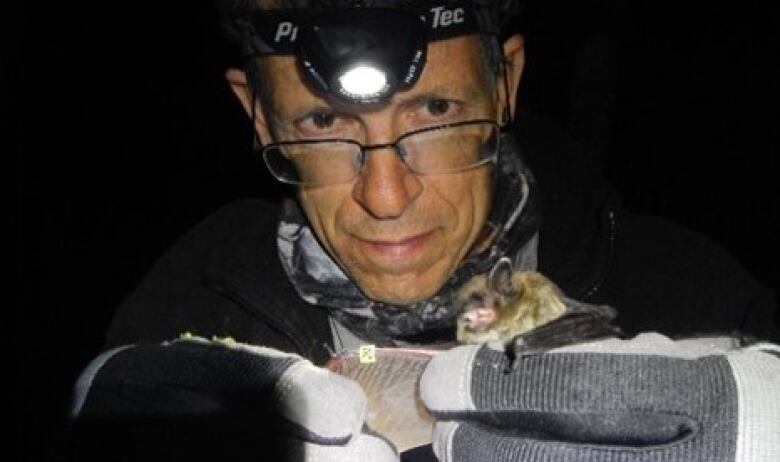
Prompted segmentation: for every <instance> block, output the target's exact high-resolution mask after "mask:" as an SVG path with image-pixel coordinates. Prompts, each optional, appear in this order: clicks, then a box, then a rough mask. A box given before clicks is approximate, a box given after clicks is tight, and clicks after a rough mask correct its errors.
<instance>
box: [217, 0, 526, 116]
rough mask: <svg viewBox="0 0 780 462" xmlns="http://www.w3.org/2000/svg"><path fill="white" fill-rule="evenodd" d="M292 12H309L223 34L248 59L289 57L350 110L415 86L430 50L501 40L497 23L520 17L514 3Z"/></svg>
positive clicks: (421, 2)
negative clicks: (456, 40) (435, 45)
mask: <svg viewBox="0 0 780 462" xmlns="http://www.w3.org/2000/svg"><path fill="white" fill-rule="evenodd" d="M297 4H300V5H303V4H306V5H307V6H306V7H303V6H301V7H300V8H298V9H282V10H253V11H250V12H247V13H246V15H244V16H241V15H238V16H235V17H232V18H231V19H230V20H229V21H228V22H227V23H226V24H225V28H226V31H227V32H228V33H229V34H230V35H232V36H233V37H235V38H236V39H238V40H239V41H240V43H241V47H242V54H243V55H244V57H245V58H252V57H255V56H267V55H294V56H295V57H296V58H297V62H298V68H299V70H300V72H301V74H302V76H303V78H304V80H305V81H306V82H307V83H308V84H309V85H310V86H311V87H312V89H314V90H315V91H316V92H318V93H319V94H322V95H323V96H326V97H331V98H335V99H338V100H341V101H343V102H347V103H352V104H373V103H379V102H382V101H385V100H387V99H388V98H389V97H390V96H392V95H393V94H394V93H395V92H397V91H400V90H404V89H407V88H410V87H411V86H413V85H414V83H415V82H416V81H417V79H418V78H419V77H420V74H421V73H422V70H423V67H424V66H425V57H426V56H425V53H426V49H427V45H428V43H429V42H432V41H436V40H444V39H448V38H452V37H456V36H461V35H468V34H475V33H484V34H492V35H498V34H499V32H500V24H501V23H502V21H504V20H506V18H507V17H509V16H511V14H512V13H514V12H516V9H517V0H472V1H465V0H438V1H434V0H417V1H409V0H397V1H393V0H381V1H375V2H370V3H368V2H350V1H340V2H335V3H334V2H331V1H328V2H324V1H323V0H301V1H299V2H297ZM356 4H362V5H366V4H370V5H373V6H353V5H356ZM334 5H336V6H334ZM338 5H342V6H338Z"/></svg>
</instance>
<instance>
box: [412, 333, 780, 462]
mask: <svg viewBox="0 0 780 462" xmlns="http://www.w3.org/2000/svg"><path fill="white" fill-rule="evenodd" d="M728 341H729V340H728V339H722V338H721V339H718V340H714V339H701V340H697V341H692V340H691V341H678V342H673V341H671V340H669V339H668V338H666V337H663V336H661V335H658V334H644V335H640V336H638V337H637V338H635V339H633V340H617V339H610V340H605V341H599V342H593V343H589V344H581V345H576V346H570V347H565V348H560V349H557V350H554V351H552V352H549V353H545V354H539V355H533V356H528V357H522V358H518V359H517V363H516V364H515V365H514V366H513V367H512V368H508V367H507V358H506V355H505V354H504V353H503V352H499V351H495V350H492V349H490V348H488V347H487V346H475V345H471V346H463V347H458V348H455V349H453V350H451V351H449V352H447V353H444V354H440V355H438V356H436V357H435V358H434V359H433V360H432V361H431V363H430V364H429V365H428V367H427V368H426V370H425V373H424V375H423V377H422V380H421V386H420V388H421V395H422V400H423V402H424V403H425V405H426V407H427V408H428V409H429V411H430V412H431V414H433V415H434V416H435V417H436V418H437V419H438V422H437V424H436V427H435V433H434V451H435V452H436V454H437V456H438V457H439V459H440V460H441V461H444V462H448V461H480V462H489V461H515V460H523V461H553V460H555V461H591V460H592V461H618V460H620V461H640V460H641V461H654V460H663V461H670V462H671V461H681V462H682V461H685V462H689V461H707V462H712V461H752V462H758V461H767V462H769V461H777V460H780V442H778V441H779V440H778V437H777V435H780V358H778V357H777V356H776V355H777V351H778V347H777V346H775V345H770V344H764V345H756V346H754V347H751V348H744V349H735V348H733V347H732V346H731V344H729V343H728Z"/></svg>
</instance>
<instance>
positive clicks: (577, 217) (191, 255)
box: [107, 116, 778, 364]
mask: <svg viewBox="0 0 780 462" xmlns="http://www.w3.org/2000/svg"><path fill="white" fill-rule="evenodd" d="M516 128H517V133H518V136H519V140H520V145H521V148H522V150H523V153H524V155H525V156H526V157H527V158H528V160H529V163H530V166H531V169H532V170H533V172H534V173H535V175H536V177H537V181H538V184H539V187H540V190H541V202H542V203H541V207H542V225H541V231H540V242H539V270H540V271H541V272H543V273H544V274H546V275H547V276H549V277H550V278H551V279H552V280H553V281H555V282H556V283H557V284H558V285H559V286H560V287H561V288H562V289H563V290H564V292H566V294H567V295H569V296H571V297H573V298H577V299H580V300H583V301H588V302H595V303H605V304H609V305H612V306H614V307H615V308H617V309H618V312H619V316H618V319H617V323H618V324H619V325H620V326H621V327H622V328H623V329H624V330H625V331H626V332H627V333H629V334H631V333H636V332H640V331H659V332H661V333H664V334H667V335H671V336H677V335H690V334H699V333H713V332H717V333H723V332H727V333H730V332H733V331H737V330H738V331H741V332H743V333H749V334H752V335H755V336H758V337H763V338H767V339H777V338H778V336H777V327H776V325H775V324H774V319H773V316H774V312H775V304H774V298H773V294H772V292H770V291H769V290H767V289H765V288H764V287H762V286H760V285H759V284H758V283H757V282H756V281H754V280H753V279H752V278H751V277H750V275H748V274H747V272H746V271H745V270H744V269H743V268H742V267H741V266H740V265H739V264H738V263H737V262H736V261H735V260H734V259H733V258H732V257H731V256H729V255H728V254H727V253H726V252H725V251H724V250H722V249H721V248H719V247H718V246H717V245H715V244H714V243H712V242H711V241H710V240H708V239H707V238H705V237H704V236H701V235H699V234H697V233H694V232H691V231H689V230H686V229H682V228H680V227H678V226H675V225H673V224H672V223H669V222H668V221H666V220H663V219H661V218H654V217H647V216H636V215H632V214H630V213H628V212H627V211H625V210H623V209H622V208H621V206H620V203H619V200H618V198H617V195H616V194H615V192H614V191H613V189H612V188H611V187H610V186H609V185H608V184H607V182H606V181H605V180H604V179H603V178H602V176H601V172H600V169H599V167H598V166H597V165H595V164H593V163H592V162H591V161H590V160H589V159H590V157H589V156H587V155H584V153H582V152H581V151H580V150H579V149H577V147H576V145H575V144H574V143H572V142H570V141H568V140H567V139H566V137H565V136H564V135H563V134H562V133H561V132H560V131H558V130H556V129H555V128H553V127H550V126H549V125H546V124H544V123H542V122H540V121H538V120H535V119H533V118H530V117H528V116H524V117H522V118H521V119H520V120H519V121H518V123H517V127H516ZM277 209H278V207H277V205H276V204H274V203H270V202H268V201H265V200H262V199H252V200H243V201H240V202H236V203H233V204H230V205H227V206H225V207H223V208H221V209H219V210H218V211H217V212H216V213H214V214H213V215H212V216H210V217H208V218H207V219H205V220H204V221H203V222H202V223H200V224H199V225H198V226H196V227H195V228H194V229H192V230H191V231H190V232H189V233H187V234H186V235H185V236H184V237H182V238H181V239H180V240H179V241H178V242H177V243H176V244H175V245H174V246H173V247H172V248H171V249H170V250H169V251H168V252H167V253H166V254H165V255H163V256H162V258H161V259H160V260H159V261H158V262H157V263H156V265H155V266H154V267H153V268H152V270H151V271H150V272H149V273H148V275H147V276H146V278H145V279H144V280H143V282H142V283H141V285H140V286H139V287H138V289H137V290H136V291H135V292H134V293H133V294H132V295H131V296H129V297H128V298H127V299H126V300H125V301H124V302H123V303H122V305H121V306H120V307H119V309H118V311H117V312H116V315H115V318H114V320H113V322H112V324H111V327H110V330H109V332H108V336H107V346H115V345H121V344H127V343H136V342H157V341H161V340H166V339H171V338H175V337H177V336H179V335H180V334H181V333H184V332H191V333H193V334H197V335H201V336H206V337H210V336H212V335H217V336H231V337H233V338H235V339H236V340H238V341H242V342H248V343H253V344H261V345H266V346H271V347H274V348H278V349H281V350H285V351H294V352H297V353H299V354H302V355H304V356H306V357H309V358H310V359H312V360H314V361H315V362H316V363H320V364H321V363H322V362H323V361H325V360H326V359H327V357H328V350H327V348H326V347H325V345H326V344H328V345H331V346H332V340H331V333H330V330H329V324H328V322H327V312H326V310H325V309H323V308H320V307H316V306H312V305H309V304H308V303H306V302H304V301H303V300H301V299H300V298H299V297H298V295H297V293H296V292H295V290H294V289H293V287H292V286H291V284H290V282H289V281H288V279H287V277H286V275H285V273H284V271H283V269H282V267H281V263H280V261H279V258H278V256H277V250H276V226H277V218H278V211H277Z"/></svg>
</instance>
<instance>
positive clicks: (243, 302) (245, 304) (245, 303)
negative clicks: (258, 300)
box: [206, 284, 306, 356]
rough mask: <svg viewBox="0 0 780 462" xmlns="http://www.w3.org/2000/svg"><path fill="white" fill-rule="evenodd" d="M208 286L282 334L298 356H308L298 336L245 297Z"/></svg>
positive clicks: (214, 285)
mask: <svg viewBox="0 0 780 462" xmlns="http://www.w3.org/2000/svg"><path fill="white" fill-rule="evenodd" d="M206 285H207V287H209V288H210V289H212V290H214V291H215V292H217V293H218V294H220V295H222V296H223V297H225V298H227V299H228V300H230V301H232V302H233V303H235V304H236V305H238V306H239V307H240V308H241V309H243V310H244V311H246V312H248V313H249V314H251V315H252V316H254V317H255V318H256V319H259V320H260V321H263V322H265V323H266V324H268V325H269V326H271V328H272V329H274V330H276V331H277V332H279V333H280V334H282V335H283V336H284V337H286V338H287V339H288V340H289V341H290V342H291V343H292V344H293V345H294V346H295V348H296V349H297V350H298V354H300V355H301V356H306V353H305V348H304V347H303V342H302V341H301V340H300V339H299V338H298V336H297V335H295V334H293V333H292V332H291V331H290V330H288V329H287V328H286V326H284V325H283V324H281V323H279V322H277V321H276V320H275V319H273V318H271V317H269V316H265V315H264V314H263V312H262V311H261V310H260V309H258V308H257V306H255V305H254V304H253V303H252V302H250V301H249V300H247V299H246V298H245V297H244V296H243V295H241V294H239V293H237V292H235V291H233V290H230V289H228V288H227V287H225V286H223V285H221V284H206Z"/></svg>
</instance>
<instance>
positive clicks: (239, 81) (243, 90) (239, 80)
mask: <svg viewBox="0 0 780 462" xmlns="http://www.w3.org/2000/svg"><path fill="white" fill-rule="evenodd" d="M225 79H226V80H227V82H228V85H230V88H231V89H232V90H233V93H234V94H235V95H236V98H238V101H239V102H240V103H241V106H243V108H244V110H245V111H246V113H247V115H248V116H249V117H252V104H254V105H255V112H254V117H255V131H257V134H258V136H259V137H260V142H261V143H263V144H265V143H268V142H270V140H271V133H270V131H269V130H268V124H267V123H266V120H265V112H263V107H262V105H261V103H260V101H259V100H257V101H256V100H255V99H256V98H254V95H253V94H252V87H251V86H250V85H249V84H248V82H247V77H246V72H244V71H242V70H240V69H235V68H231V69H228V70H227V71H225Z"/></svg>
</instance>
